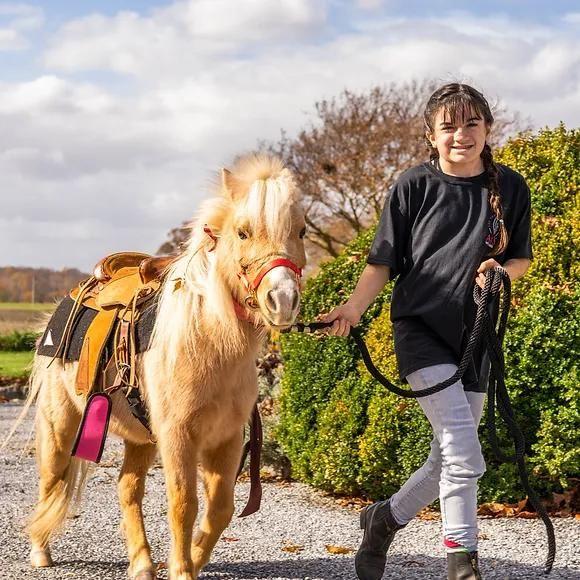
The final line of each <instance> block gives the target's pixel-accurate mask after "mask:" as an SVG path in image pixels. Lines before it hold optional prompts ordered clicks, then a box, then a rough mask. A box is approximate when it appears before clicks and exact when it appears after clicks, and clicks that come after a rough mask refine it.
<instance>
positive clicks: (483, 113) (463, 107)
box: [423, 83, 508, 256]
mask: <svg viewBox="0 0 580 580" xmlns="http://www.w3.org/2000/svg"><path fill="white" fill-rule="evenodd" d="M441 109H443V111H444V113H445V117H449V118H450V120H451V122H452V123H453V124H454V125H456V124H457V123H458V121H463V120H464V119H468V118H469V117H470V116H471V115H473V114H474V113H475V114H476V115H477V116H478V117H479V118H481V119H483V121H484V123H485V125H486V126H487V127H488V128H489V127H491V126H492V125H493V120H494V119H493V115H492V113H491V107H490V106H489V103H488V102H487V99H486V98H485V97H484V96H483V95H482V94H481V93H480V92H479V91H477V90H476V89H474V88H473V87H470V86H469V85H465V84H460V83H449V84H447V85H444V86H442V87H440V88H439V89H437V90H436V91H435V92H434V93H433V94H432V95H431V97H429V100H428V101H427V105H426V107H425V111H424V113H423V120H424V122H425V128H426V129H427V131H429V132H430V133H434V132H435V117H436V116H437V113H438V112H439V111H440V110H441ZM425 139H426V142H427V147H428V148H429V156H430V159H431V161H437V160H438V159H439V152H438V151H437V148H436V147H433V146H432V145H431V142H430V141H429V140H428V139H427V138H425ZM481 159H482V161H483V167H484V169H485V170H486V171H487V174H488V176H489V181H488V192H489V194H488V200H489V205H490V206H491V210H492V212H493V214H494V215H495V218H496V219H497V221H498V223H499V235H498V236H497V238H496V240H495V245H494V246H493V249H492V252H491V255H494V256H495V255H497V254H501V252H503V251H504V250H505V249H506V247H507V242H508V235H507V230H506V228H505V225H504V223H503V206H502V202H501V192H500V188H499V171H498V168H497V165H496V164H495V163H494V161H493V154H492V152H491V147H490V146H489V145H488V144H487V143H486V144H485V146H484V148H483V151H482V152H481Z"/></svg>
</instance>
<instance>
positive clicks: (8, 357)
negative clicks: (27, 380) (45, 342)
mask: <svg viewBox="0 0 580 580" xmlns="http://www.w3.org/2000/svg"><path fill="white" fill-rule="evenodd" d="M33 356H34V353H33V352H26V351H25V352H6V351H0V376H1V377H21V376H23V375H27V374H28V367H29V365H30V363H31V362H32V357H33Z"/></svg>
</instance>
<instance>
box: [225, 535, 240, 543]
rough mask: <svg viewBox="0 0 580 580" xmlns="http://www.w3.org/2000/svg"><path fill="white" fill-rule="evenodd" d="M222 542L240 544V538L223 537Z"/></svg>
mask: <svg viewBox="0 0 580 580" xmlns="http://www.w3.org/2000/svg"><path fill="white" fill-rule="evenodd" d="M222 540H223V541H224V542H239V541H240V539H239V538H232V537H230V536H222Z"/></svg>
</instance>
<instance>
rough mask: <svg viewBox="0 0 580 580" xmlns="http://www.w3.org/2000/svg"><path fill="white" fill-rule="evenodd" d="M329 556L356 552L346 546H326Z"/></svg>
mask: <svg viewBox="0 0 580 580" xmlns="http://www.w3.org/2000/svg"><path fill="white" fill-rule="evenodd" d="M324 547H325V548H326V551H327V552H328V553H329V554H352V553H353V552H354V550H353V549H352V548H345V547H344V546H331V545H330V544H326V545H325V546H324Z"/></svg>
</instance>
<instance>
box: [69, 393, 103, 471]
mask: <svg viewBox="0 0 580 580" xmlns="http://www.w3.org/2000/svg"><path fill="white" fill-rule="evenodd" d="M112 406H113V405H112V401H111V397H109V395H107V394H106V393H93V394H92V395H91V396H90V397H89V398H88V400H87V405H86V407H85V412H84V413H83V418H82V419H81V424H80V426H79V430H78V432H77V436H76V439H75V443H74V445H73V449H72V455H73V457H79V458H80V459H86V460H87V461H93V462H95V463H99V461H100V460H101V455H102V454H103V449H104V447H105V441H106V439H107V431H108V429H109V418H110V416H111V408H112Z"/></svg>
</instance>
